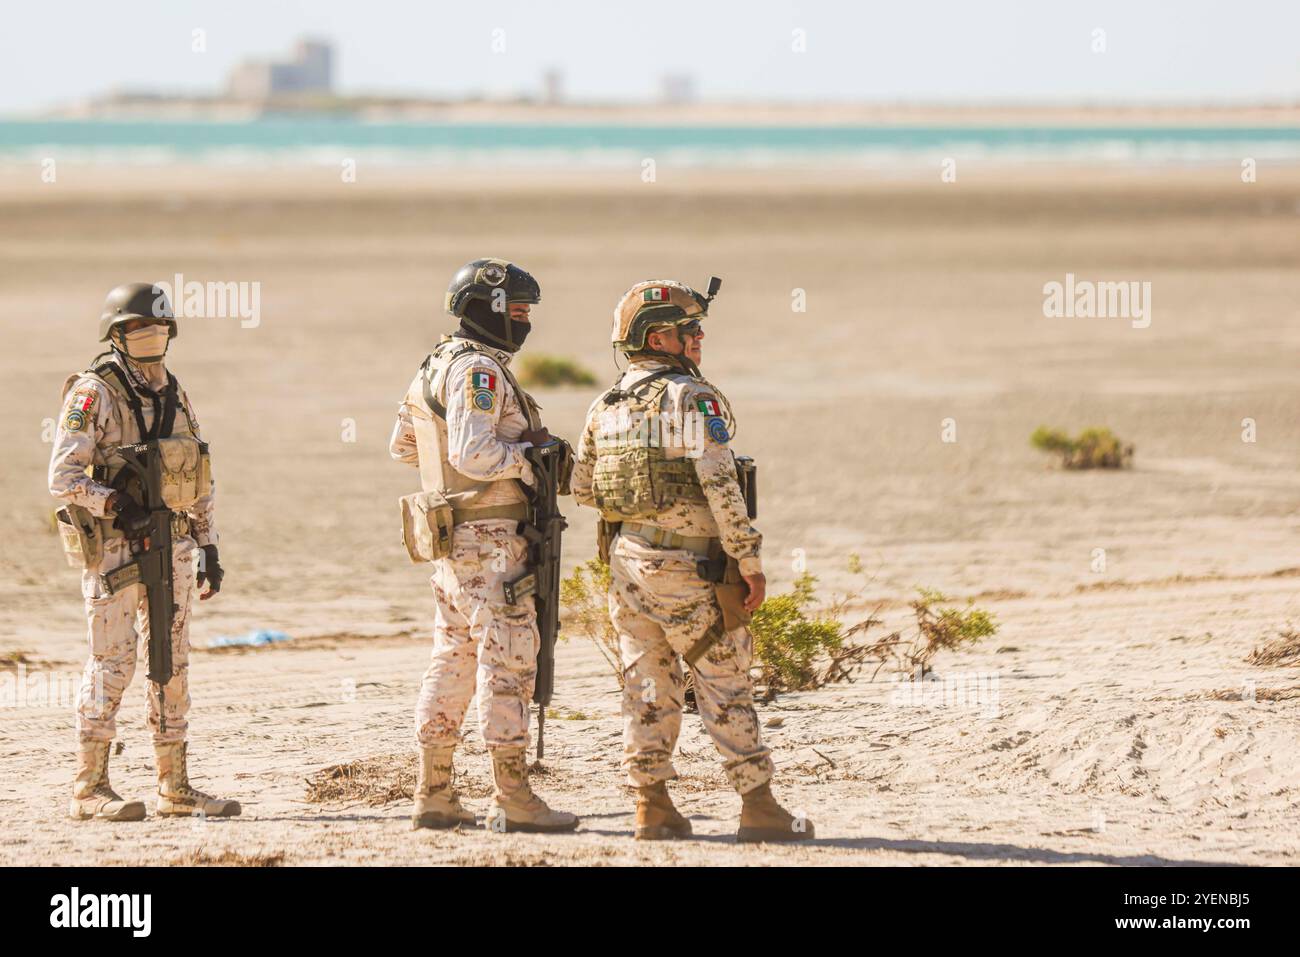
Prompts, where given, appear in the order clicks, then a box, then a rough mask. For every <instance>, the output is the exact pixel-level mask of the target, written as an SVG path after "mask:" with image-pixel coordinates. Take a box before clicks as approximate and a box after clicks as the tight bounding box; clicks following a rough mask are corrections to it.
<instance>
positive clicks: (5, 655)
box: [0, 651, 36, 671]
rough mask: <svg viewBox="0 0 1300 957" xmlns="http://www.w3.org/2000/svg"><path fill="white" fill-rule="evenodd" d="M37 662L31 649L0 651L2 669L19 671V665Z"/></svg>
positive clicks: (0, 666) (0, 667)
mask: <svg viewBox="0 0 1300 957" xmlns="http://www.w3.org/2000/svg"><path fill="white" fill-rule="evenodd" d="M35 663H36V659H35V658H32V657H31V652H30V651H0V671H17V670H18V666H19V665H32V664H35Z"/></svg>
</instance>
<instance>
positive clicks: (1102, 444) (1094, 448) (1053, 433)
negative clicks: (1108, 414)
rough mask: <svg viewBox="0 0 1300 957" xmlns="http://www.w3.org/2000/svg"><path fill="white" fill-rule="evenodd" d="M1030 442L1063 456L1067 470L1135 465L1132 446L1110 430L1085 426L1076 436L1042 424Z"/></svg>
mask: <svg viewBox="0 0 1300 957" xmlns="http://www.w3.org/2000/svg"><path fill="white" fill-rule="evenodd" d="M1029 444H1030V445H1032V446H1033V447H1034V448H1036V449H1038V450H1039V451H1042V452H1049V453H1051V454H1054V455H1059V456H1060V457H1061V464H1062V465H1063V466H1064V467H1065V468H1067V469H1122V468H1127V467H1128V466H1129V465H1131V464H1133V446H1132V445H1131V444H1125V443H1123V442H1121V441H1120V439H1119V437H1118V436H1117V435H1115V433H1114V432H1112V431H1111V430H1110V429H1103V428H1098V427H1096V426H1094V427H1092V428H1089V429H1084V430H1083V431H1082V432H1080V433H1079V435H1078V437H1077V438H1073V439H1072V438H1070V436H1069V435H1068V434H1067V433H1065V432H1063V431H1062V430H1060V429H1049V428H1048V427H1047V426H1045V425H1040V426H1039V427H1038V428H1037V429H1035V430H1034V434H1033V435H1031V436H1030V437H1029Z"/></svg>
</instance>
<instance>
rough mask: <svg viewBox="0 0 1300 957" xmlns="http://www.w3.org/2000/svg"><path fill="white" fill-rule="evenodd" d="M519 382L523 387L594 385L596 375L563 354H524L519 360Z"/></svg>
mask: <svg viewBox="0 0 1300 957" xmlns="http://www.w3.org/2000/svg"><path fill="white" fill-rule="evenodd" d="M519 384H520V385H522V386H524V387H525V388H530V387H533V388H536V387H542V388H549V387H555V386H565V385H595V384H596V377H595V376H594V375H592V374H591V372H590V371H589V370H588V369H586V368H584V367H583V366H581V365H579V364H578V363H577V362H574V361H573V360H572V359H566V358H564V357H563V356H546V355H526V356H521V357H520V360H519Z"/></svg>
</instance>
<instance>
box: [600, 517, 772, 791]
mask: <svg viewBox="0 0 1300 957" xmlns="http://www.w3.org/2000/svg"><path fill="white" fill-rule="evenodd" d="M609 568H610V573H611V575H612V577H613V582H612V584H611V586H610V592H609V611H610V616H611V617H612V618H613V621H614V628H615V630H616V631H617V632H618V638H619V648H620V650H621V653H622V659H623V677H624V686H623V753H624V758H623V766H624V767H625V768H626V769H627V777H628V781H629V783H631V784H632V785H633V786H634V787H642V786H645V785H648V784H654V783H655V782H657V781H667V780H670V779H671V778H674V777H676V776H677V772H676V771H675V770H674V769H673V762H672V754H673V749H674V748H675V747H676V746H677V735H678V732H679V731H680V730H681V724H682V690H683V683H682V667H681V661H680V659H679V658H678V655H680V654H683V653H685V652H686V651H688V650H689V649H690V648H691V646H692V645H694V644H695V642H696V641H698V640H699V639H700V638H701V637H702V636H703V635H704V634H705V632H707V631H709V630H710V629H721V627H722V621H721V618H722V613H721V611H720V610H719V609H718V606H717V603H716V601H715V599H714V597H713V586H711V585H710V584H709V583H708V582H706V581H703V580H702V579H701V578H700V577H699V575H698V574H697V573H696V570H695V556H694V555H692V554H691V553H690V552H686V551H679V550H674V549H664V548H654V547H651V546H649V545H645V544H643V543H641V542H638V541H637V540H635V539H633V538H629V537H628V536H625V535H620V536H619V537H618V538H617V539H616V540H615V543H614V548H613V549H612V551H611V554H610V562H609ZM752 657H753V638H752V636H751V635H750V633H749V629H748V628H743V627H742V628H737V629H735V630H733V631H729V632H725V633H722V634H721V636H720V637H719V638H718V640H717V641H716V642H714V644H713V645H712V646H711V647H710V648H709V650H708V651H706V652H705V653H704V654H703V655H702V656H701V657H700V658H699V659H698V660H697V661H696V663H695V664H694V665H693V666H692V667H691V671H692V672H693V673H694V675H695V695H696V699H697V701H698V703H699V708H700V718H701V719H702V720H703V721H704V727H705V730H707V731H708V732H709V736H710V737H711V738H712V739H713V744H714V746H715V747H717V749H718V752H719V753H720V754H721V755H722V759H723V766H724V768H725V769H726V772H727V777H728V779H730V781H731V783H732V785H733V786H734V787H735V788H736V790H737V791H739V792H740V793H741V794H745V793H746V792H748V791H752V790H753V789H754V788H756V787H760V786H762V785H763V784H765V783H767V781H768V780H769V779H770V778H771V777H772V759H771V756H770V755H771V752H770V751H768V749H767V748H766V747H765V746H764V744H763V736H762V733H761V732H760V731H759V726H758V715H757V714H756V713H755V712H754V697H753V685H752V683H751V682H750V678H749V663H750V659H751V658H752Z"/></svg>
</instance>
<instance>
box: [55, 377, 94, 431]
mask: <svg viewBox="0 0 1300 957" xmlns="http://www.w3.org/2000/svg"><path fill="white" fill-rule="evenodd" d="M98 401H99V393H98V392H97V391H95V389H94V388H93V387H91V386H84V385H83V386H81V387H80V388H78V389H77V390H76V391H74V392H73V393H72V395H71V396H69V397H68V402H67V405H66V406H65V407H64V412H63V427H64V428H65V429H66V430H67V431H69V432H80V431H81V430H82V429H84V428H85V427H86V424H87V423H88V422H90V420H91V418H92V417H93V416H94V413H95V403H96V402H98Z"/></svg>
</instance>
